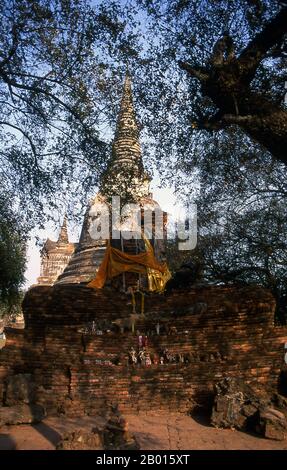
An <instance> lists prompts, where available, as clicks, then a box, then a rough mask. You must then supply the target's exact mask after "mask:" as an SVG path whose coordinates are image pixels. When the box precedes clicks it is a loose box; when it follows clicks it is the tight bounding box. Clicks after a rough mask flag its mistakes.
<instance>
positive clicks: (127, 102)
mask: <svg viewBox="0 0 287 470" xmlns="http://www.w3.org/2000/svg"><path fill="white" fill-rule="evenodd" d="M150 180H151V178H150V177H149V175H148V174H147V172H145V171H144V167H143V162H142V154H141V147H140V143H139V128H138V124H137V120H136V115H135V110H134V105H133V96H132V88H131V78H130V76H129V74H128V73H127V74H126V77H125V81H124V86H123V94H122V99H121V105H120V111H119V115H118V120H117V126H116V132H115V137H114V141H113V145H112V156H111V160H110V162H109V165H108V168H107V170H106V173H105V175H103V178H102V185H101V192H102V193H103V194H106V195H109V194H113V195H120V196H122V197H123V196H125V197H126V198H127V199H130V200H132V199H138V198H139V197H142V196H147V195H148V194H149V182H150Z"/></svg>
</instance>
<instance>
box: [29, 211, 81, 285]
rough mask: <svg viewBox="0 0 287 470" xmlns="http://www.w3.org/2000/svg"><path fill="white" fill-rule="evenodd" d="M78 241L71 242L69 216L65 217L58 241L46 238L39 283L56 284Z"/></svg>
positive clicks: (42, 252)
mask: <svg viewBox="0 0 287 470" xmlns="http://www.w3.org/2000/svg"><path fill="white" fill-rule="evenodd" d="M76 246H77V243H71V242H69V237H68V230H67V217H66V216H65V217H64V221H63V225H62V227H61V230H60V233H59V237H58V240H57V241H52V240H50V239H49V238H48V239H47V240H46V242H45V244H44V246H43V248H42V251H41V271H40V276H39V277H38V279H37V283H38V284H47V285H51V284H54V282H55V281H56V279H57V277H58V276H59V274H61V273H62V272H63V271H64V269H65V267H66V266H67V264H68V262H69V261H70V259H71V256H72V254H73V253H74V251H75V248H76Z"/></svg>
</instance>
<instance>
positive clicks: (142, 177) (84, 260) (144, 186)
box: [40, 75, 166, 285]
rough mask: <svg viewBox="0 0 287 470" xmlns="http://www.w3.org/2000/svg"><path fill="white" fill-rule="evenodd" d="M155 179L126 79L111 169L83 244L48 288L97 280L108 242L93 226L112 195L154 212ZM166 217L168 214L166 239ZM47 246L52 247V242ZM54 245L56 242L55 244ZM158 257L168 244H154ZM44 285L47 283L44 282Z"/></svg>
mask: <svg viewBox="0 0 287 470" xmlns="http://www.w3.org/2000/svg"><path fill="white" fill-rule="evenodd" d="M150 182H151V178H150V176H149V175H148V173H147V172H146V171H145V170H144V166H143V161H142V153H141V147H140V143H139V127H138V124H137V121H136V115H135V110H134V105H133V97H132V90H131V80H130V77H129V75H126V78H125V82H124V87H123V94H122V99H121V104H120V111H119V115H118V119H117V126H116V132H115V137H114V141H113V145H112V155H111V158H110V161H109V162H108V165H107V169H106V171H105V173H104V174H103V176H102V179H101V184H100V189H99V192H98V193H97V194H96V196H95V197H94V198H93V199H92V200H91V201H90V202H89V205H88V208H87V210H86V213H85V216H84V221H83V225H82V230H81V235H80V240H79V243H78V244H77V246H76V248H75V250H74V252H73V254H72V256H71V257H70V259H69V260H67V261H68V262H67V264H66V266H63V268H62V269H61V270H60V272H58V273H57V276H56V278H53V279H52V277H51V276H46V277H47V279H48V278H49V281H51V282H45V283H46V284H48V283H50V284H54V283H55V284H57V285H58V284H74V283H87V282H89V281H90V280H91V279H93V278H94V277H95V274H96V272H97V270H98V268H99V266H100V264H101V262H102V260H103V257H104V254H105V250H106V246H107V240H106V239H94V238H92V237H91V235H90V233H91V230H90V229H91V225H92V224H93V223H95V219H97V218H100V217H101V215H102V213H103V210H105V208H106V202H108V201H110V197H111V196H112V195H117V196H120V197H121V201H122V202H124V203H125V202H136V203H138V204H139V205H140V206H141V207H143V206H144V207H145V209H147V208H148V209H149V210H151V211H153V210H154V208H155V207H158V204H157V203H156V202H155V201H154V200H153V199H152V194H151V193H150V187H149V186H150ZM165 225H166V214H165V213H164V236H166V231H165ZM46 243H48V244H51V241H47V242H46ZM52 243H53V242H52ZM111 243H112V244H113V246H114V247H116V248H119V249H121V250H124V251H125V252H127V253H131V254H133V253H135V254H136V253H138V252H139V251H143V250H144V244H143V243H142V242H141V241H137V243H135V242H134V241H133V242H132V243H131V242H130V241H127V240H124V241H123V240H111ZM152 244H153V247H154V250H155V256H156V257H157V259H159V260H163V259H164V241H163V240H157V241H156V242H155V240H152ZM51 269H52V268H50V265H49V260H48V259H47V258H43V259H42V272H43V274H41V277H40V279H41V280H42V279H44V278H45V276H44V274H46V273H48V272H49V271H50V270H51ZM42 283H43V282H42Z"/></svg>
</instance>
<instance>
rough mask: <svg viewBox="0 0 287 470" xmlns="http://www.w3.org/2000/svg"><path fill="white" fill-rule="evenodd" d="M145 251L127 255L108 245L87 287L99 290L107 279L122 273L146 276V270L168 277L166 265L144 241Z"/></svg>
mask: <svg viewBox="0 0 287 470" xmlns="http://www.w3.org/2000/svg"><path fill="white" fill-rule="evenodd" d="M145 245H146V248H147V251H145V252H143V253H139V254H137V255H129V254H128V253H124V252H123V251H120V250H118V249H117V248H113V247H112V246H111V245H110V243H108V246H107V249H106V252H105V256H104V259H103V261H102V263H101V265H100V267H99V270H98V272H97V274H96V277H95V279H93V280H92V281H90V282H89V284H88V285H87V286H88V287H95V288H97V289H101V288H102V287H103V286H104V285H105V282H106V280H107V279H112V278H113V277H115V276H118V275H119V274H121V273H123V272H127V271H130V272H134V273H142V274H147V270H149V269H152V270H155V271H157V272H158V274H159V275H160V273H161V274H162V275H163V276H164V278H166V277H169V276H168V274H169V270H168V267H167V265H166V263H159V262H158V261H157V260H156V258H155V256H154V252H153V248H152V246H151V244H150V243H149V242H148V243H147V240H146V241H145Z"/></svg>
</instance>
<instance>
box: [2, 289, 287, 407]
mask: <svg viewBox="0 0 287 470" xmlns="http://www.w3.org/2000/svg"><path fill="white" fill-rule="evenodd" d="M140 300H141V299H140V297H138V298H137V309H138V310H140ZM274 310H275V301H274V299H273V297H272V295H271V294H270V292H269V291H267V290H265V289H263V288H259V287H236V286H232V287H222V286H205V287H197V288H193V289H190V290H188V291H176V292H172V293H170V294H166V295H156V294H153V295H152V294H150V295H146V296H145V315H144V317H141V316H140V315H139V316H138V318H137V322H136V325H135V329H136V330H138V331H140V332H141V334H143V335H147V336H148V348H147V349H148V351H149V353H150V354H151V356H152V357H160V356H161V354H162V350H164V349H168V351H169V353H170V354H172V355H176V356H177V357H178V358H180V357H181V360H184V362H181V360H178V361H177V362H174V363H164V364H152V365H151V366H143V365H140V364H136V365H132V364H131V363H130V361H129V357H128V356H129V355H128V353H129V350H130V348H131V347H134V349H135V350H137V348H138V337H137V335H136V333H133V332H132V331H131V329H130V328H128V327H129V316H130V314H131V311H132V305H131V299H130V297H129V296H127V295H125V294H122V293H119V292H116V291H113V290H111V289H108V288H106V289H102V290H100V291H96V290H93V289H89V288H87V287H85V286H83V285H58V286H36V287H33V288H31V289H30V290H29V291H28V292H27V294H26V297H25V299H24V303H23V311H24V317H25V329H24V330H12V329H8V330H7V332H6V335H7V343H6V346H5V348H3V349H2V350H1V351H0V397H1V400H2V404H3V403H5V395H6V388H5V387H6V383H7V378H8V377H9V376H10V375H14V374H19V373H30V374H32V376H33V381H34V382H35V385H36V402H37V403H40V404H43V405H44V406H45V407H46V409H47V412H48V413H49V414H54V413H65V414H67V415H70V416H72V415H74V416H76V415H82V414H85V413H86V414H93V413H101V412H105V411H106V409H107V406H109V405H110V404H116V403H117V404H118V405H119V407H120V409H122V410H123V411H131V412H137V411H147V410H161V409H162V410H169V411H180V412H188V411H191V410H192V409H193V408H194V407H195V406H197V405H204V406H208V405H209V404H210V402H211V400H212V397H213V387H214V384H215V383H216V382H218V381H219V380H220V379H222V378H223V377H226V376H232V377H234V376H236V377H239V378H243V379H244V380H246V382H247V383H252V384H254V385H255V386H256V387H258V389H260V388H262V387H268V388H270V389H273V390H276V389H277V387H278V381H279V375H280V372H281V371H282V370H283V369H284V367H286V366H285V365H284V344H285V343H286V342H287V328H286V327H275V326H274ZM93 321H95V324H96V328H98V329H100V328H103V325H104V328H105V329H108V330H109V329H110V330H111V331H110V332H104V333H103V334H101V335H98V334H95V333H91V332H90V333H87V332H85V328H86V326H87V324H91V322H93ZM113 321H116V322H117V324H121V326H122V329H119V330H118V331H115V328H114V327H113V325H114V324H113V323H112V322H113ZM157 323H159V324H160V334H159V335H158V334H157V333H156V325H157ZM101 325H102V326H101ZM124 327H125V331H124V332H122V331H123V328H124ZM182 358H183V359H182Z"/></svg>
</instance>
